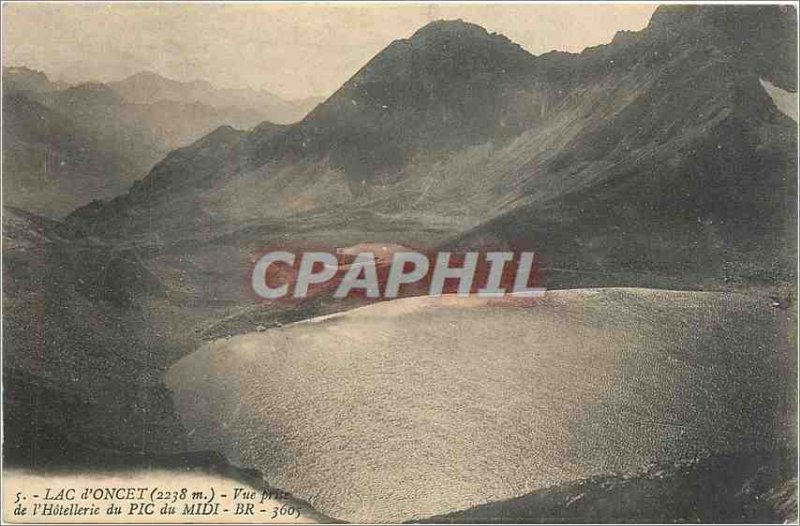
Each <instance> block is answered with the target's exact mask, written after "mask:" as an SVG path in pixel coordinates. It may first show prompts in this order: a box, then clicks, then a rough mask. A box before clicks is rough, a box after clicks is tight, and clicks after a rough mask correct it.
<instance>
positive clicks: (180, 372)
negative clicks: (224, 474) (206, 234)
mask: <svg viewBox="0 0 800 526" xmlns="http://www.w3.org/2000/svg"><path fill="white" fill-rule="evenodd" d="M790 318H791V316H790V315H789V314H787V311H784V310H783V309H782V308H781V307H780V306H773V304H772V302H771V301H770V300H769V298H766V297H760V296H746V295H733V294H730V295H729V294H721V293H698V292H670V291H656V290H644V289H602V290H601V289H597V290H580V291H578V290H575V291H559V292H549V293H548V294H547V295H546V297H545V298H542V299H539V300H530V299H527V300H521V299H520V300H514V301H509V300H504V301H502V302H498V301H496V300H495V301H489V300H477V299H459V298H455V297H445V298H440V299H435V298H411V299H403V300H398V301H393V302H387V303H381V304H376V305H373V306H369V307H365V308H361V309H357V310H354V311H349V312H347V313H344V314H339V315H334V316H331V317H328V318H324V319H319V320H317V321H310V322H301V323H297V324H293V325H288V326H285V327H282V328H279V329H274V330H270V331H267V332H264V333H257V334H248V335H243V336H239V337H234V338H231V339H228V340H218V341H216V342H213V343H211V344H209V345H207V346H206V347H204V348H203V349H201V350H199V351H198V352H195V353H193V354H191V355H189V356H187V357H185V358H184V359H183V360H181V361H180V362H178V363H177V364H176V365H174V366H173V367H172V368H171V369H170V370H169V371H168V373H167V384H168V386H169V387H170V389H172V390H173V391H174V397H175V401H176V404H177V407H178V410H179V412H180V414H181V417H182V420H183V423H184V425H185V426H186V428H187V431H188V434H189V436H190V437H191V438H190V440H191V441H192V442H193V444H192V446H193V447H196V448H202V449H214V450H218V451H220V452H222V453H224V454H225V455H226V456H228V458H229V459H230V460H231V461H232V462H234V463H238V464H240V465H242V466H247V467H253V468H257V469H260V470H262V471H263V473H264V475H265V477H266V478H267V480H269V481H270V483H272V484H274V485H276V486H278V487H281V488H283V489H285V490H288V491H291V492H293V493H294V494H296V495H298V496H300V497H301V498H305V499H308V500H309V501H310V502H311V503H312V504H313V505H314V506H315V507H316V508H317V509H319V510H320V511H322V512H323V513H327V514H330V515H331V516H334V517H337V518H341V519H345V520H354V521H403V520H409V519H414V518H424V517H429V516H432V515H437V514H443V513H447V512H451V511H455V510H460V509H466V508H469V507H471V506H475V505H479V504H483V503H487V502H491V501H497V500H501V499H507V498H510V497H514V496H518V495H522V494H525V493H528V492H531V491H533V490H535V489H536V488H540V487H543V486H547V485H553V484H558V483H562V482H566V481H572V480H576V479H582V478H585V477H589V476H593V475H601V474H610V473H623V474H628V473H630V474H634V473H639V472H641V471H642V470H644V469H645V468H647V467H652V466H653V465H655V464H662V463H672V462H677V461H693V460H695V459H698V458H704V457H706V456H708V455H715V454H721V453H728V452H741V451H754V450H761V449H775V448H779V447H781V446H784V445H787V444H789V443H791V442H792V440H793V438H794V434H793V431H791V430H792V429H793V417H792V416H791V415H792V414H793V412H794V401H795V393H794V382H793V375H794V370H795V364H794V356H795V353H794V351H793V333H792V331H791V327H792V323H793V321H792V320H791V319H790Z"/></svg>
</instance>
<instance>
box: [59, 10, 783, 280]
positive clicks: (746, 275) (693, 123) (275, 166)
mask: <svg viewBox="0 0 800 526" xmlns="http://www.w3.org/2000/svg"><path fill="white" fill-rule="evenodd" d="M795 17H796V14H795V12H794V11H793V10H792V9H790V8H786V9H784V8H779V7H773V6H765V7H750V6H747V7H744V6H743V7H735V8H728V7H696V6H694V7H693V6H688V7H686V6H668V7H662V8H660V9H659V10H658V11H657V12H656V13H655V15H654V17H653V20H652V22H651V23H650V25H649V26H648V27H647V28H646V29H644V30H643V31H641V32H637V33H631V32H626V33H620V34H618V35H617V36H616V37H615V39H614V41H613V42H612V43H610V44H608V45H604V46H598V47H596V48H591V49H587V50H586V51H584V52H583V53H580V54H567V53H559V52H553V53H548V54H545V55H542V56H539V57H535V56H532V55H530V54H528V53H527V52H525V51H524V50H522V49H521V48H519V46H517V45H515V44H514V43H512V42H510V41H508V40H507V39H506V38H504V37H502V36H499V35H491V34H489V33H487V32H486V31H485V30H483V29H482V28H479V27H477V26H474V25H471V24H468V23H464V22H460V21H453V22H444V21H442V22H435V23H432V24H430V25H428V26H426V27H425V28H422V29H421V30H419V31H418V32H417V33H415V34H414V35H413V36H412V37H411V38H409V39H408V40H402V41H397V42H394V43H392V44H391V45H390V46H388V47H387V48H386V49H385V50H384V51H382V52H381V53H379V54H378V55H377V56H376V57H375V58H374V59H373V60H371V61H370V62H369V63H368V64H366V65H365V66H364V68H362V70H361V71H359V72H358V73H357V74H356V75H355V76H354V77H353V78H352V79H350V80H349V81H348V82H347V83H345V85H344V86H343V87H342V88H341V89H340V90H339V91H337V92H336V93H335V94H334V95H333V96H332V97H331V98H329V99H328V100H327V101H325V102H324V103H323V104H321V105H319V106H318V107H317V108H316V109H315V110H314V111H313V112H311V113H310V114H309V115H308V117H306V118H305V119H304V120H303V121H301V122H300V123H298V124H295V125H292V126H286V127H283V128H276V127H274V126H265V127H259V128H256V129H255V130H253V131H252V132H249V133H247V134H242V135H240V136H237V137H236V139H235V140H234V141H232V142H231V141H228V142H227V143H225V144H218V148H219V150H218V151H217V153H216V154H213V156H214V158H213V159H210V158H208V154H209V152H208V150H205V149H202V153H200V151H198V147H197V146H198V145H199V144H201V143H198V145H194V146H192V147H190V148H187V149H184V150H181V151H180V152H179V153H176V154H175V155H174V156H172V157H171V158H169V159H167V160H165V161H164V163H162V164H160V165H158V166H156V167H155V168H154V170H153V171H152V172H151V173H150V174H149V175H148V176H147V177H146V178H145V179H144V180H143V181H142V183H141V184H140V185H138V186H137V188H136V189H134V190H133V191H132V192H130V193H129V194H127V195H125V196H121V197H119V198H118V199H115V200H114V201H113V202H112V203H110V204H108V205H102V204H95V205H93V206H92V207H91V209H87V210H80V211H78V212H77V213H76V214H74V215H73V216H72V217H71V218H70V221H69V222H70V223H71V224H72V225H73V226H74V227H75V228H76V229H77V230H79V231H91V232H93V233H94V234H96V235H101V236H105V237H107V238H109V239H111V238H118V239H119V238H129V237H131V236H152V235H154V234H158V236H160V238H161V239H167V240H168V239H187V238H193V239H200V240H203V241H209V240H212V239H214V238H215V237H218V236H230V235H233V236H237V235H238V234H237V232H239V231H240V230H242V229H243V228H246V231H247V233H248V235H251V234H253V233H254V232H256V231H257V230H258V228H259V227H258V225H259V224H262V225H266V224H267V223H268V222H271V221H276V220H279V221H285V222H286V224H287V227H288V228H290V229H292V228H296V227H297V225H299V224H303V223H307V224H314V225H318V226H319V225H325V228H326V229H327V230H330V231H332V232H333V231H336V230H342V229H350V228H351V227H352V228H355V229H359V228H363V229H364V230H365V233H364V235H365V236H367V237H370V236H371V237H373V238H377V237H380V236H391V235H393V234H394V233H393V232H388V233H387V232H381V231H380V229H379V228H376V229H372V227H371V226H370V222H369V221H367V222H362V223H360V224H358V225H353V224H352V221H353V218H356V217H360V216H362V215H367V216H371V217H375V218H376V221H375V223H376V224H380V223H381V221H380V218H381V217H391V218H392V219H394V220H396V221H410V222H416V223H419V225H418V227H417V228H416V232H417V235H414V234H413V232H408V231H407V230H406V235H405V236H404V237H405V238H413V239H411V240H412V241H415V242H417V243H423V244H436V243H445V244H458V245H460V246H469V245H470V244H474V243H477V242H484V241H486V240H487V239H490V240H493V241H494V242H499V243H515V244H518V245H524V246H527V247H531V248H535V249H538V250H539V252H540V253H541V254H542V256H543V257H545V258H548V259H549V264H550V266H552V267H554V268H568V269H572V270H586V269H588V270H589V271H593V272H600V271H601V270H602V269H605V270H606V271H613V270H615V269H616V270H620V271H621V272H622V273H623V274H625V275H626V276H627V277H626V278H625V279H628V278H631V279H633V278H632V274H631V273H642V272H644V273H650V274H652V275H665V274H666V275H680V276H691V277H690V278H687V279H686V280H684V281H685V284H688V283H692V284H694V285H700V284H703V283H706V282H707V281H709V280H710V281H712V282H716V283H717V284H724V283H726V282H730V281H748V280H765V281H771V280H772V281H774V280H776V279H777V280H785V279H788V278H789V275H790V273H791V267H793V265H792V263H791V262H792V258H793V257H794V253H793V251H792V250H791V249H786V246H787V243H786V240H789V239H792V236H793V235H794V223H793V219H794V217H795V214H794V198H793V196H794V195H795V188H796V178H795V176H794V174H795V167H796V159H795V148H794V145H795V142H796V129H795V125H794V123H793V122H792V121H791V120H790V119H789V118H787V117H786V116H785V115H783V114H782V113H781V112H780V111H778V110H777V109H776V107H775V105H774V103H773V102H772V99H771V98H770V97H769V95H768V94H767V93H766V92H765V90H764V88H763V86H762V84H761V79H766V80H768V81H770V82H774V83H776V85H778V86H779V87H782V88H784V89H787V90H796V86H794V83H793V80H791V79H793V78H794V71H795V65H794V64H795V63H794V60H795V57H796V53H795V51H794V48H793V47H792V43H793V42H795V41H796V35H795V33H794V29H793V28H794V27H795V26H794V25H793V24H794V22H793V21H794V20H795ZM228 135H230V133H229V132H225V131H222V130H220V131H217V132H215V133H214V134H212V135H211V136H209V138H208V139H207V140H206V141H205V143H209V141H211V142H214V141H216V140H217V139H218V138H220V137H222V136H228ZM214 144H217V143H216V142H214ZM193 152H195V153H193ZM178 158H180V159H183V161H181V162H176V161H177V159H178ZM223 159H228V160H229V161H227V162H226V168H225V169H224V170H219V169H215V168H212V167H213V166H218V165H219V163H220V162H222V160H223ZM231 159H235V162H233V161H230V160H231ZM198 163H201V164H203V163H207V164H203V166H208V167H209V173H208V174H207V175H202V174H205V173H206V170H199V171H198V170H197V167H198ZM210 172H213V173H210ZM201 178H202V180H201ZM167 179H169V182H167ZM175 210H182V211H183V213H180V214H175V213H174V212H175ZM197 210H203V211H204V215H205V217H208V218H213V220H212V221H211V222H210V224H207V225H206V226H204V227H203V228H202V233H199V232H198V229H197V227H198V225H197V217H198V216H197V214H196V213H195V212H196V211H197ZM144 218H146V223H143V222H142V220H144ZM289 218H291V220H289ZM261 231H262V235H267V233H268V232H269V231H274V229H273V230H271V229H270V228H267V227H264V228H262V229H261ZM248 235H245V234H244V233H242V235H241V239H242V240H243V241H244V242H248V243H249V242H250V240H249V237H248ZM408 240H409V239H404V241H408ZM333 241H338V240H336V239H333ZM359 241H360V240H359ZM386 241H392V240H390V239H386ZM396 241H403V240H396ZM598 276H599V274H597V276H596V278H597V279H601V278H599V277H598ZM559 279H561V278H559ZM647 279H649V278H647ZM647 279H645V280H644V281H643V282H641V284H647Z"/></svg>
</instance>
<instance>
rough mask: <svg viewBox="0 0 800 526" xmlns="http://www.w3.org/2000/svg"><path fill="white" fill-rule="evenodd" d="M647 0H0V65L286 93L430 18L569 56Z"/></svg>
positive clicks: (337, 80)
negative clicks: (398, 0)
mask: <svg viewBox="0 0 800 526" xmlns="http://www.w3.org/2000/svg"><path fill="white" fill-rule="evenodd" d="M655 8H656V6H655V5H652V4H646V5H642V4H630V5H619V4H617V5H576V4H572V5H548V4H544V5H543V4H525V5H521V4H515V5H510V4H505V5H486V4H483V5H478V4H420V3H417V4H406V5H397V4H372V5H364V4H337V5H333V4H292V5H288V4H259V5H255V4H227V5H220V4H177V3H158V4H155V3H137V4H132V3H126V4H98V3H83V4H65V3H61V2H57V3H47V4H37V3H26V4H22V3H7V4H5V5H4V6H3V59H4V64H5V65H14V66H17V65H26V66H28V67H31V68H34V69H39V70H42V71H44V72H45V73H47V74H48V75H49V76H50V77H51V78H52V79H54V80H65V81H68V82H78V81H87V80H98V81H108V80H118V79H121V78H124V77H126V76H128V75H131V74H133V73H136V72H138V71H142V70H149V71H154V72H156V73H159V74H161V75H164V76H167V77H170V78H175V79H178V80H194V79H205V80H208V81H210V82H211V83H212V84H214V85H216V86H218V87H250V88H263V89H267V90H269V91H272V92H274V93H277V94H280V95H282V96H285V97H289V98H299V97H306V96H311V95H321V96H327V95H329V94H331V93H332V92H333V91H335V90H336V89H337V88H338V87H339V86H340V85H341V84H342V83H343V82H344V81H345V80H347V79H348V78H349V77H350V76H351V75H353V74H354V73H355V72H356V71H357V70H358V69H359V68H360V67H361V66H363V65H364V63H366V62H367V61H368V60H369V59H370V58H371V57H372V56H374V55H375V54H376V53H378V52H379V51H380V50H381V49H383V48H384V47H385V46H386V45H387V44H388V43H389V42H391V41H392V40H395V39H398V38H407V37H409V36H410V35H411V34H412V33H413V32H414V31H415V30H417V29H418V28H420V27H421V26H423V25H425V24H426V23H427V22H429V21H431V20H436V19H441V18H446V19H455V18H461V19H463V20H466V21H469V22H474V23H476V24H480V25H482V26H484V27H485V28H486V29H488V30H489V31H492V32H497V33H502V34H504V35H506V36H507V37H509V38H510V39H511V40H513V41H515V42H517V43H519V44H521V45H522V46H523V47H524V48H525V49H527V50H528V51H530V52H531V53H534V54H540V53H543V52H546V51H550V50H553V49H558V50H563V51H580V50H582V49H583V48H585V47H587V46H593V45H597V44H603V43H606V42H608V41H610V40H611V38H612V37H613V35H614V33H615V32H616V31H618V30H620V29H633V30H638V29H641V28H643V27H644V26H646V25H647V22H648V19H649V17H650V15H651V14H652V12H653V10H654V9H655Z"/></svg>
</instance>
